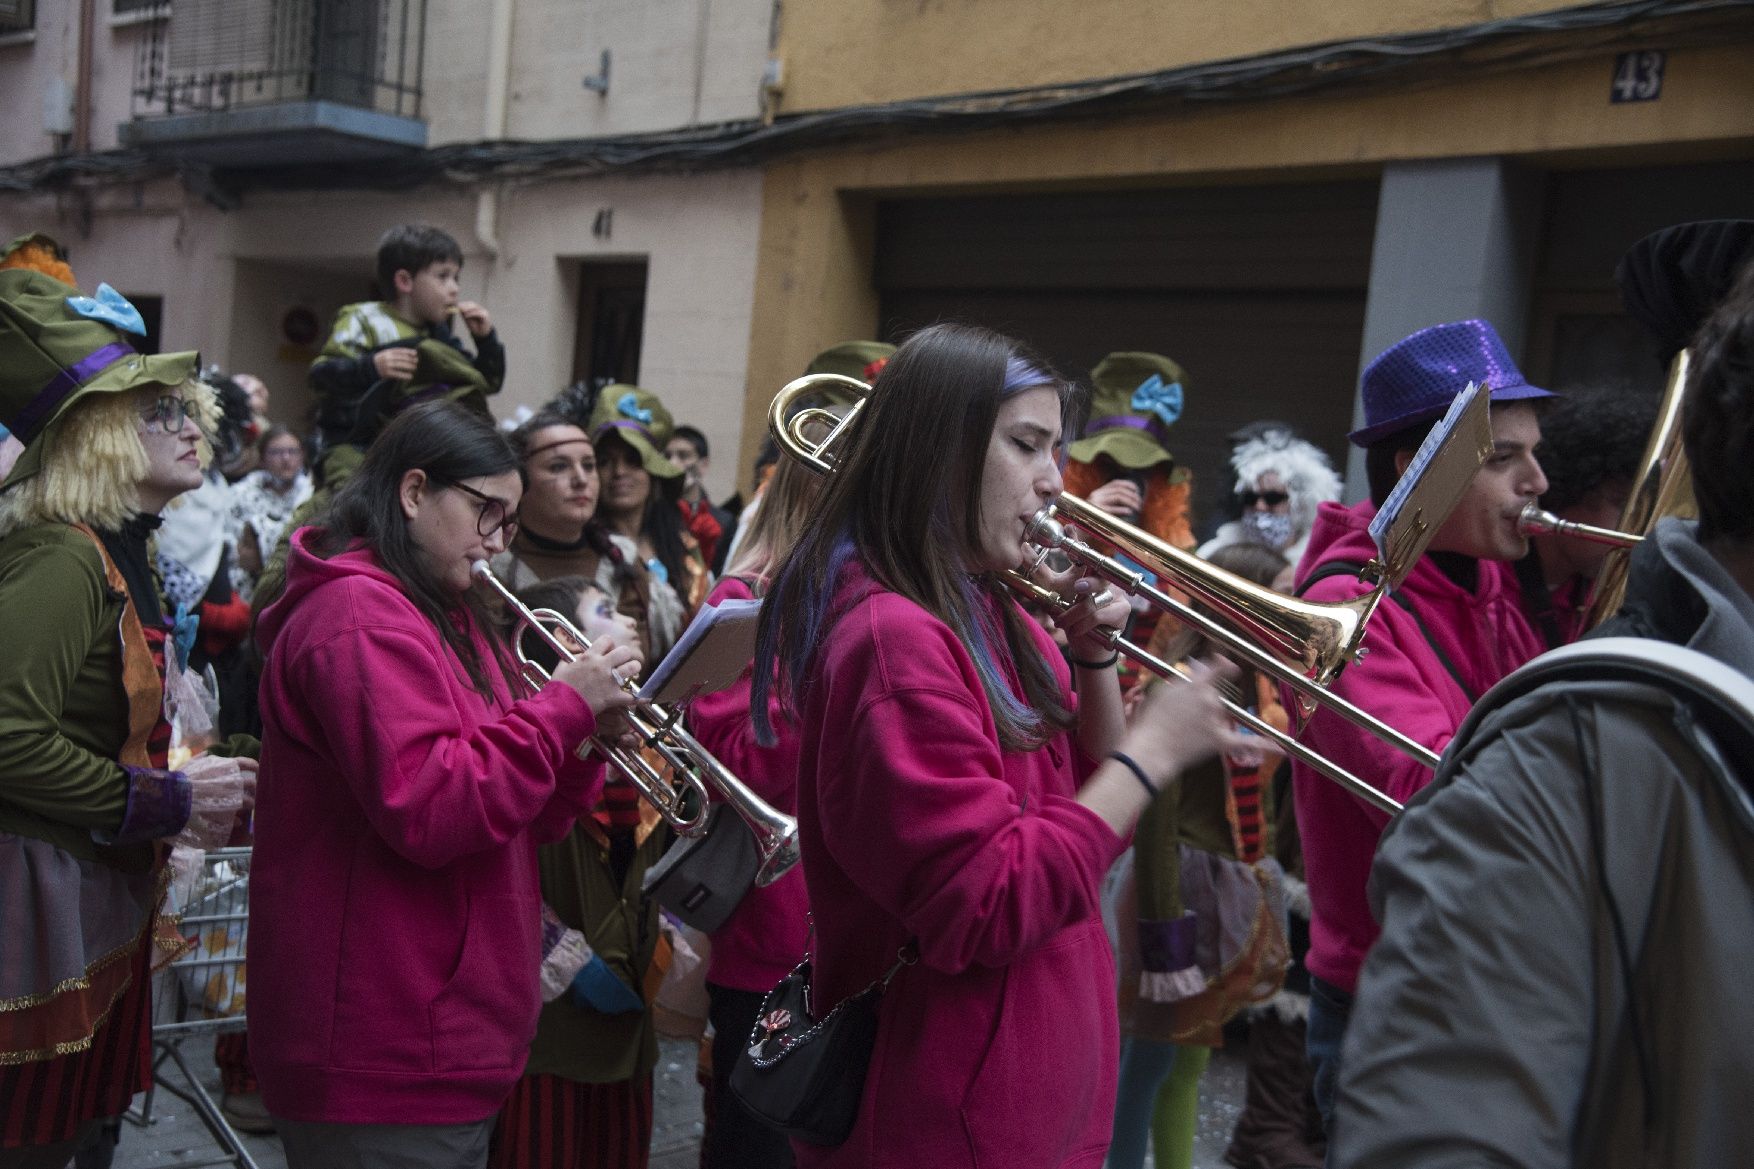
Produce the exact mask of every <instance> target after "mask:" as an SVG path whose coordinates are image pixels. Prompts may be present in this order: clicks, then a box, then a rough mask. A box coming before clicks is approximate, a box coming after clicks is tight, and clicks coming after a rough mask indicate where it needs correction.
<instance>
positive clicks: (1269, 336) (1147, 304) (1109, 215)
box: [875, 179, 1378, 531]
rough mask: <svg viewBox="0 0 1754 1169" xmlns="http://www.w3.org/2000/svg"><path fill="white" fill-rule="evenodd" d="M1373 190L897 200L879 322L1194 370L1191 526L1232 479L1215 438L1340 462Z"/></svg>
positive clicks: (1177, 442) (1060, 356)
mask: <svg viewBox="0 0 1754 1169" xmlns="http://www.w3.org/2000/svg"><path fill="white" fill-rule="evenodd" d="M1377 186H1378V184H1377V182H1376V181H1375V180H1374V179H1371V180H1365V181H1348V182H1330V183H1320V184H1304V185H1275V186H1248V187H1205V188H1195V189H1172V190H1140V191H1107V192H1100V193H1080V194H1053V195H1041V194H1031V195H1021V196H983V197H978V198H959V199H906V200H893V201H890V202H886V203H884V204H882V205H880V207H879V209H878V237H877V240H878V246H877V262H876V267H875V272H876V281H877V287H878V291H879V293H880V303H881V306H882V331H883V335H884V336H885V337H886V338H887V339H891V340H894V339H897V338H898V337H899V336H901V335H903V334H905V333H907V332H908V331H910V330H912V329H915V328H918V327H920V326H922V325H926V324H930V323H932V322H934V321H939V320H961V321H970V322H973V323H977V324H982V325H986V326H988V327H991V328H995V329H998V330H1001V331H1003V332H1006V333H1009V334H1011V335H1013V336H1016V337H1020V338H1022V339H1023V340H1025V341H1027V342H1028V343H1029V344H1030V345H1032V346H1033V347H1035V348H1036V349H1037V350H1039V351H1040V352H1041V353H1042V354H1043V355H1044V356H1046V357H1047V358H1048V359H1049V360H1050V361H1052V362H1053V363H1054V364H1055V365H1057V366H1059V367H1060V368H1061V369H1062V370H1063V371H1065V372H1067V373H1071V374H1075V375H1079V376H1083V375H1085V374H1086V373H1087V371H1088V370H1089V369H1090V368H1091V366H1093V365H1094V364H1095V363H1096V362H1097V361H1099V360H1101V358H1102V356H1103V355H1104V354H1105V353H1108V352H1111V351H1113V350H1119V349H1143V350H1149V351H1152V352H1156V353H1163V354H1166V355H1168V356H1170V357H1172V358H1174V359H1175V360H1176V361H1178V362H1180V363H1181V365H1182V367H1183V368H1184V369H1185V370H1186V371H1187V375H1188V376H1187V387H1188V391H1189V392H1188V397H1187V406H1186V409H1185V411H1184V413H1183V415H1182V419H1181V421H1180V422H1179V423H1177V425H1176V427H1175V429H1174V431H1172V434H1171V438H1172V441H1171V451H1172V453H1174V454H1175V455H1176V457H1177V458H1178V459H1179V460H1181V462H1182V463H1183V465H1185V466H1188V467H1190V468H1191V469H1192V470H1193V471H1194V473H1195V475H1196V494H1195V508H1196V516H1195V528H1196V530H1197V531H1205V530H1206V529H1208V528H1209V527H1211V526H1214V525H1215V523H1216V521H1217V519H1218V518H1219V515H1220V513H1221V512H1222V511H1223V509H1224V508H1225V506H1226V501H1227V496H1228V492H1229V490H1230V487H1231V482H1230V479H1229V471H1228V466H1227V465H1226V460H1227V459H1228V457H1229V444H1228V442H1227V441H1226V439H1225V436H1226V435H1227V434H1228V433H1229V432H1230V431H1231V430H1233V429H1235V428H1236V427H1238V426H1240V425H1242V424H1244V423H1246V422H1249V421H1252V420H1255V419H1258V418H1269V417H1270V418H1279V419H1283V420H1284V421H1286V422H1289V423H1291V424H1292V425H1293V426H1295V427H1296V428H1297V429H1298V431H1299V432H1300V433H1302V434H1304V435H1305V436H1307V437H1309V438H1310V439H1311V440H1312V441H1314V442H1316V443H1317V444H1318V445H1320V446H1321V447H1323V449H1325V450H1327V451H1328V452H1329V454H1330V456H1331V457H1334V458H1336V460H1337V461H1339V460H1342V459H1343V455H1344V449H1343V448H1344V444H1345V433H1346V430H1347V428H1348V426H1349V423H1350V419H1351V414H1352V400H1353V394H1354V388H1355V385H1356V381H1357V376H1358V365H1359V352H1358V347H1359V339H1360V337H1361V336H1362V333H1363V328H1364V303H1365V286H1366V282H1367V280H1368V277H1369V272H1370V247H1371V240H1372V237H1373V233H1374V230H1375V222H1376V196H1377Z"/></svg>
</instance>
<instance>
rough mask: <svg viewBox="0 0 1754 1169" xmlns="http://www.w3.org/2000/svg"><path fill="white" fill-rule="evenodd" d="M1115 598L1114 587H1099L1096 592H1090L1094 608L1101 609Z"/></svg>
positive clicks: (1091, 604) (1091, 605) (1091, 603)
mask: <svg viewBox="0 0 1754 1169" xmlns="http://www.w3.org/2000/svg"><path fill="white" fill-rule="evenodd" d="M1114 599H1115V595H1114V591H1113V590H1112V589H1108V588H1102V589H1098V590H1097V591H1096V592H1094V593H1091V594H1090V607H1091V608H1092V609H1100V608H1102V607H1103V606H1104V605H1106V604H1108V603H1109V602H1110V601H1112V600H1114Z"/></svg>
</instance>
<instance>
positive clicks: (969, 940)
mask: <svg viewBox="0 0 1754 1169" xmlns="http://www.w3.org/2000/svg"><path fill="white" fill-rule="evenodd" d="M1006 603H1007V604H1009V603H1010V602H1006ZM836 610H837V612H838V614H839V615H840V619H839V621H838V623H837V624H836V625H835V626H834V627H833V629H832V631H831V632H830V633H829V635H828V637H827V640H826V642H825V644H824V646H823V648H822V651H821V653H820V655H819V657H818V661H817V673H816V675H815V676H814V677H813V678H812V679H811V681H810V685H809V689H808V692H807V694H806V697H805V700H804V710H803V711H802V712H801V713H802V718H801V723H802V725H801V727H800V735H801V742H800V750H799V759H800V760H801V765H800V768H799V774H798V818H799V826H800V832H801V835H802V846H803V852H804V870H805V876H806V878H807V879H808V883H809V890H810V904H811V906H812V907H813V909H814V911H815V918H816V940H815V952H816V958H817V961H816V966H815V988H814V989H815V997H816V1002H817V1005H818V1009H819V1010H821V1011H826V1010H827V1009H828V1008H829V1007H831V1006H832V1005H833V1004H835V1003H838V1002H840V1001H841V1000H842V999H844V998H845V997H847V996H848V995H850V994H854V993H856V992H858V991H859V990H861V989H863V988H864V987H865V986H866V985H867V984H868V983H870V982H871V981H872V980H873V979H876V978H879V977H881V976H882V974H883V973H884V972H885V971H886V970H887V969H889V967H890V965H891V964H892V963H893V962H894V960H895V956H896V952H897V951H898V950H899V949H900V948H901V947H902V945H903V944H904V943H905V942H906V941H907V940H908V939H909V938H917V939H918V941H919V946H920V960H919V962H918V963H917V964H916V965H913V966H908V967H906V968H904V969H903V970H902V971H901V972H900V973H899V974H897V975H896V977H895V980H894V981H893V982H891V983H890V984H889V989H888V991H887V993H885V994H884V996H883V999H882V1005H881V1007H880V1008H879V1025H878V1033H877V1044H876V1050H875V1053H874V1054H873V1057H872V1060H871V1069H870V1076H869V1078H868V1079H867V1080H866V1083H865V1095H864V1101H863V1103H862V1104H861V1106H860V1112H859V1120H858V1123H857V1125H856V1126H855V1127H854V1129H853V1132H852V1135H851V1136H850V1137H849V1138H848V1139H847V1141H846V1143H844V1144H842V1145H840V1146H838V1147H835V1148H823V1147H820V1146H816V1145H806V1144H800V1143H798V1142H793V1147H794V1149H795V1150H796V1151H797V1154H798V1164H799V1165H800V1166H802V1167H804V1169H811V1167H815V1166H871V1167H877V1169H883V1167H890V1169H923V1167H924V1166H931V1167H932V1169H947V1167H950V1166H959V1165H967V1166H973V1165H977V1164H979V1165H1003V1166H1006V1167H1007V1169H1031V1167H1034V1166H1043V1167H1046V1166H1072V1165H1081V1166H1092V1167H1094V1166H1098V1165H1100V1164H1101V1163H1102V1159H1103V1154H1104V1152H1105V1151H1106V1150H1107V1148H1108V1141H1109V1132H1110V1128H1111V1125H1112V1123H1113V1119H1114V1095H1115V1076H1116V1068H1117V1065H1118V1061H1119V1038H1118V1027H1117V1019H1116V1010H1115V970H1114V960H1113V958H1112V956H1111V954H1110V951H1109V945H1108V939H1107V936H1106V935H1105V934H1104V932H1103V927H1102V921H1101V916H1100V912H1099V903H1098V891H1099V887H1100V886H1101V883H1102V878H1103V875H1104V874H1105V873H1106V872H1107V871H1108V868H1109V866H1110V865H1111V864H1113V863H1114V860H1115V858H1116V857H1118V856H1119V855H1120V853H1121V851H1122V848H1123V847H1124V842H1123V841H1122V840H1121V839H1120V838H1119V837H1117V836H1116V835H1115V834H1114V833H1113V832H1112V831H1110V830H1109V828H1108V826H1107V825H1106V824H1104V823H1103V822H1102V820H1101V819H1099V818H1098V817H1097V816H1096V815H1095V813H1093V812H1090V811H1088V810H1087V809H1085V808H1084V807H1082V806H1081V805H1079V804H1077V803H1076V802H1074V799H1073V797H1074V796H1075V794H1076V792H1077V786H1078V783H1079V781H1080V780H1081V778H1082V777H1083V776H1084V775H1085V774H1087V773H1088V771H1089V770H1090V767H1091V764H1090V763H1089V761H1088V760H1085V759H1083V758H1082V757H1081V756H1078V755H1076V754H1075V753H1074V748H1073V744H1072V741H1071V740H1070V738H1069V737H1068V736H1067V735H1064V734H1058V735H1055V736H1054V737H1053V738H1052V739H1051V740H1050V741H1049V742H1048V743H1047V744H1046V745H1045V746H1043V747H1041V748H1040V749H1038V750H1034V751H1027V752H1003V751H1001V750H1000V749H999V745H998V732H997V728H996V727H995V725H994V722H993V716H992V712H991V711H990V710H989V709H988V706H987V700H986V697H985V695H984V694H983V693H982V691H981V687H980V682H979V679H978V677H977V675H976V673H975V665H974V662H973V660H972V659H971V657H970V656H969V653H968V651H967V650H966V649H965V648H964V646H963V645H962V643H961V642H960V641H958V640H957V638H956V637H955V635H954V634H953V633H952V632H951V631H950V629H949V627H948V626H946V625H944V624H943V623H942V622H941V621H939V620H937V619H936V618H934V617H932V616H930V615H929V614H927V613H926V612H925V611H924V610H922V609H920V608H919V607H918V606H917V605H915V604H913V603H912V602H911V601H908V600H905V599H904V598H902V597H900V596H898V595H897V594H895V593H892V592H889V591H887V590H885V589H882V588H880V587H879V586H877V585H876V584H874V583H873V582H872V581H871V579H870V578H869V577H868V576H867V575H866V574H865V573H864V572H863V571H862V570H861V569H860V568H859V567H858V566H857V564H854V565H850V566H849V567H848V569H847V570H846V573H845V574H844V575H843V577H842V586H841V592H840V594H839V596H838V597H837V601H836ZM1031 628H1032V629H1033V628H1035V627H1034V626H1033V625H1032V626H1031ZM1036 642H1037V644H1038V646H1039V647H1040V650H1041V652H1042V653H1043V654H1044V655H1045V656H1046V657H1047V658H1048V660H1049V661H1051V662H1053V663H1054V669H1055V673H1056V674H1057V675H1058V677H1059V679H1060V685H1061V687H1062V688H1064V689H1067V690H1068V691H1069V689H1070V687H1069V678H1068V676H1067V673H1066V669H1065V665H1064V663H1063V661H1061V660H1060V655H1059V652H1058V650H1056V649H1055V648H1054V645H1053V643H1052V642H1051V641H1050V640H1049V639H1048V637H1047V635H1046V634H1044V633H1041V632H1040V630H1039V629H1038V630H1036ZM1003 668H1004V670H1005V672H1006V673H1007V674H1012V685H1013V687H1014V688H1015V687H1016V680H1015V676H1014V674H1013V673H1012V669H1011V663H1010V662H1009V661H1008V660H1007V661H1004V662H1003Z"/></svg>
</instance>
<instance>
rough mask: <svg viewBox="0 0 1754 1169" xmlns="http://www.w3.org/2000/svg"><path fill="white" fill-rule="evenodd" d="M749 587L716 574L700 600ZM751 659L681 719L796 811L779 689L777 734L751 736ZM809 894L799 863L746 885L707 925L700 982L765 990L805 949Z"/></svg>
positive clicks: (757, 787) (745, 595)
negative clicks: (769, 880)
mask: <svg viewBox="0 0 1754 1169" xmlns="http://www.w3.org/2000/svg"><path fill="white" fill-rule="evenodd" d="M753 596H754V594H753V593H751V592H750V590H749V586H748V585H746V584H744V583H743V582H742V581H740V580H738V579H737V578H736V577H733V576H727V577H725V578H724V579H723V580H721V581H719V583H718V585H717V587H715V588H714V589H713V591H712V593H711V595H709V596H708V597H707V604H709V605H716V604H718V603H719V602H720V601H726V600H748V599H750V598H751V597H753ZM754 678H755V672H754V664H753V663H751V664H750V667H749V668H748V669H745V670H744V671H743V674H742V676H741V677H739V678H738V679H737V681H736V682H735V683H733V684H732V685H730V686H728V687H726V688H725V689H723V690H720V691H717V692H716V693H713V694H702V695H701V696H700V697H699V698H696V699H695V700H694V702H693V703H692V704H690V706H689V708H688V726H689V729H690V730H692V731H693V732H694V737H695V738H697V739H699V740H700V741H701V744H702V745H703V746H704V747H706V749H707V750H709V751H711V752H712V753H713V755H714V756H715V757H716V758H717V759H718V761H719V762H720V763H723V764H724V765H725V766H726V767H728V768H730V770H731V774H733V775H735V776H736V777H737V778H739V779H741V780H742V781H743V782H744V783H745V784H747V785H748V786H749V789H750V790H751V791H753V792H754V793H755V794H756V795H758V796H760V797H761V798H762V799H763V800H766V801H767V803H768V804H769V805H771V806H772V807H774V808H777V809H778V810H780V811H782V812H785V813H786V814H787V815H792V814H795V813H796V812H797V810H798V734H797V731H796V730H795V729H794V728H793V727H792V726H790V725H789V724H788V723H787V722H786V721H785V719H784V717H783V716H782V715H781V713H780V704H779V696H778V695H774V696H772V697H771V698H770V699H769V703H768V706H769V710H768V713H769V715H770V717H771V718H772V719H773V725H774V729H775V730H776V731H777V732H778V733H779V738H778V741H777V742H776V743H774V745H773V746H771V747H763V746H762V745H761V744H759V743H757V742H756V741H755V727H754V724H753V723H751V722H750V719H749V692H750V684H751V683H752V682H753V681H754ZM809 914H810V897H809V894H808V893H807V892H805V888H804V866H803V865H797V866H795V867H794V868H793V869H792V871H791V872H789V873H787V874H786V875H785V876H783V877H781V878H780V879H779V880H777V881H775V882H774V883H773V884H771V885H767V886H765V887H762V888H756V889H751V890H749V892H748V893H746V894H744V896H743V900H742V901H740V902H738V903H737V908H736V909H734V910H732V911H731V916H730V917H728V918H726V919H725V924H723V925H721V926H720V927H719V928H718V929H717V930H715V931H713V935H712V939H713V947H712V958H711V959H710V960H709V961H708V963H707V981H708V982H711V983H713V984H715V985H717V986H724V987H729V988H730V989H732V990H756V991H762V992H764V993H765V992H766V991H769V990H772V989H773V985H774V983H776V982H778V981H779V980H780V979H781V978H783V977H785V975H786V972H787V971H789V970H790V969H791V968H792V967H794V966H796V965H797V964H798V960H799V959H800V958H802V957H803V956H804V939H805V938H806V937H807V936H808V935H809V932H810V925H809Z"/></svg>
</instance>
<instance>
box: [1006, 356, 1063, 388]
mask: <svg viewBox="0 0 1754 1169" xmlns="http://www.w3.org/2000/svg"><path fill="white" fill-rule="evenodd" d="M1054 384H1055V382H1054V379H1053V378H1051V377H1049V376H1048V375H1047V374H1046V373H1044V372H1042V370H1041V369H1040V368H1038V367H1037V366H1035V365H1032V364H1030V363H1029V362H1027V361H1025V360H1023V358H1021V357H1018V356H1017V355H1015V354H1013V355H1012V356H1010V357H1008V358H1006V359H1005V385H1004V387H1003V388H1002V389H1001V390H1000V391H999V394H1000V396H1001V397H1005V398H1009V397H1010V396H1011V395H1012V394H1015V393H1017V392H1018V391H1020V390H1032V389H1034V388H1035V387H1036V386H1051V385H1054Z"/></svg>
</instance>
